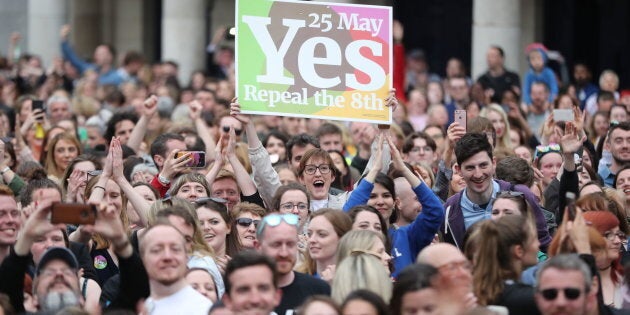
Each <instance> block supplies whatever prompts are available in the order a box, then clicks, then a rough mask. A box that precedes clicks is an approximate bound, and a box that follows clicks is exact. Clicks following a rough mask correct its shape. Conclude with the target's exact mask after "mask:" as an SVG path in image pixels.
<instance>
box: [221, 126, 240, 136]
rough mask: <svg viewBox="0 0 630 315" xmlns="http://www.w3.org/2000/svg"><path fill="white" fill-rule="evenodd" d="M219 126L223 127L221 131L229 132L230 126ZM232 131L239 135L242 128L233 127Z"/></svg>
mask: <svg viewBox="0 0 630 315" xmlns="http://www.w3.org/2000/svg"><path fill="white" fill-rule="evenodd" d="M221 128H223V132H225V133H229V132H230V126H223V127H221ZM234 133H235V134H236V135H237V136H240V135H241V133H243V129H236V128H234Z"/></svg>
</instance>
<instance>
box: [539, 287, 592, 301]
mask: <svg viewBox="0 0 630 315" xmlns="http://www.w3.org/2000/svg"><path fill="white" fill-rule="evenodd" d="M560 291H563V293H564V297H565V298H566V299H567V300H576V299H577V298H579V297H580V295H582V290H580V289H578V288H564V289H556V288H551V289H544V290H540V291H538V292H539V293H540V295H542V297H543V298H544V299H545V300H547V301H553V300H555V299H556V298H558V292H560Z"/></svg>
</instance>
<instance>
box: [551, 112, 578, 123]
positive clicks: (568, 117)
mask: <svg viewBox="0 0 630 315" xmlns="http://www.w3.org/2000/svg"><path fill="white" fill-rule="evenodd" d="M553 120H555V121H573V120H574V117H573V110H571V109H554V110H553Z"/></svg>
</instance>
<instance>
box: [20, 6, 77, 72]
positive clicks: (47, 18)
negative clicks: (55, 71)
mask: <svg viewBox="0 0 630 315" xmlns="http://www.w3.org/2000/svg"><path fill="white" fill-rule="evenodd" d="M67 10H68V1H66V0H30V1H29V3H28V11H27V17H28V18H27V19H28V33H27V34H26V36H25V37H26V38H25V39H26V44H27V47H28V48H27V49H26V50H27V51H28V52H31V53H35V54H37V55H39V56H41V57H42V61H43V63H44V66H46V67H48V66H49V65H51V63H52V60H53V58H54V57H55V56H61V46H60V45H61V44H60V41H59V30H60V29H61V26H62V25H64V24H66V23H68V16H67Z"/></svg>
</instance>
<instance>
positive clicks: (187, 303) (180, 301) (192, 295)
mask: <svg viewBox="0 0 630 315" xmlns="http://www.w3.org/2000/svg"><path fill="white" fill-rule="evenodd" d="M145 305H146V307H147V311H148V313H149V314H151V315H162V314H163V315H171V314H187V315H206V314H208V310H210V307H212V301H210V300H208V299H207V298H206V297H205V296H203V295H201V293H199V292H197V291H195V289H193V288H192V287H191V286H189V285H187V286H185V287H184V288H183V289H181V290H179V291H177V292H176V293H175V294H173V295H171V296H169V297H165V298H163V299H159V300H154V299H152V298H150V297H149V298H148V299H147V301H146V302H145Z"/></svg>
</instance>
